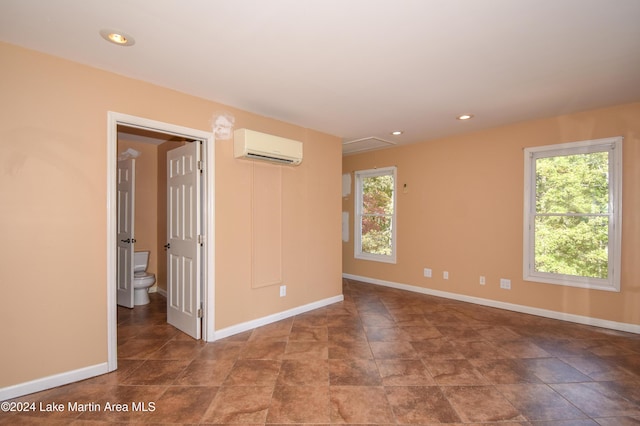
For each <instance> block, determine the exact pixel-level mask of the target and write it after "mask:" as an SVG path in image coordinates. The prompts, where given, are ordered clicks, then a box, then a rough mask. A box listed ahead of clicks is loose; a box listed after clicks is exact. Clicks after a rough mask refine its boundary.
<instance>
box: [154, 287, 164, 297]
mask: <svg viewBox="0 0 640 426" xmlns="http://www.w3.org/2000/svg"><path fill="white" fill-rule="evenodd" d="M155 292H156V293H158V294H159V295H160V296H164V298H165V299H166V298H167V290H165V289H164V288H160V287H156V291H155Z"/></svg>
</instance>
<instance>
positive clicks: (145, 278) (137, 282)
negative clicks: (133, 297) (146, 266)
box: [133, 273, 156, 288]
mask: <svg viewBox="0 0 640 426" xmlns="http://www.w3.org/2000/svg"><path fill="white" fill-rule="evenodd" d="M155 282H156V276H155V275H154V274H147V273H145V274H143V275H142V276H134V277H133V288H145V287H151V286H152V285H153V284H154V283H155Z"/></svg>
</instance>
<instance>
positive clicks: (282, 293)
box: [280, 285, 287, 297]
mask: <svg viewBox="0 0 640 426" xmlns="http://www.w3.org/2000/svg"><path fill="white" fill-rule="evenodd" d="M286 295H287V286H286V285H281V286H280V297H285V296H286Z"/></svg>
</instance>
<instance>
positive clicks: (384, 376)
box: [0, 280, 640, 426]
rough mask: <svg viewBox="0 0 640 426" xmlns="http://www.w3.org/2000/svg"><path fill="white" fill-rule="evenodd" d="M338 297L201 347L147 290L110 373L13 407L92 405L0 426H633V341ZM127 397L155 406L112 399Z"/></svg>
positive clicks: (638, 383)
mask: <svg viewBox="0 0 640 426" xmlns="http://www.w3.org/2000/svg"><path fill="white" fill-rule="evenodd" d="M344 295H345V301H344V302H343V303H338V304H334V305H331V306H328V307H326V308H322V309H319V310H317V311H313V312H309V313H306V314H303V315H299V316H296V317H294V318H290V319H286V320H283V321H280V322H278V323H274V324H271V325H267V326H264V327H260V328H257V329H255V330H252V331H249V332H246V333H243V334H241V335H237V336H232V337H230V338H227V339H224V340H221V341H217V342H214V343H203V342H201V341H194V340H192V339H191V338H189V337H187V336H185V335H183V334H181V333H180V332H178V331H176V330H175V329H174V328H172V327H171V326H168V325H167V324H166V323H165V321H166V315H165V306H164V303H165V300H164V299H163V298H162V297H161V296H158V295H157V294H153V295H152V296H153V297H152V303H151V304H150V305H147V306H144V307H136V308H135V309H134V310H128V309H119V310H118V341H119V343H118V363H119V369H118V370H117V371H116V372H114V373H111V374H106V375H103V376H100V377H96V378H93V379H90V380H85V381H83V382H79V383H75V384H71V385H67V386H62V387H59V388H56V389H51V390H48V391H44V392H40V393H37V394H33V395H28V396H25V397H22V398H18V399H17V401H22V402H26V401H34V402H37V403H38V404H40V403H44V404H48V403H52V402H56V403H63V404H65V406H67V404H68V403H69V402H78V403H95V404H96V405H98V406H100V408H101V411H90V406H89V405H88V406H87V408H88V409H87V411H84V412H80V411H73V412H70V411H68V410H66V411H64V412H58V413H43V412H36V413H29V414H27V413H19V414H0V423H1V424H12V425H14V424H15V425H17V424H47V425H56V424H78V425H85V424H86V425H91V424H100V423H123V424H125V423H126V424H130V423H155V424H162V423H167V424H172V423H173V424H175V423H179V424H244V425H265V424H269V425H272V424H318V425H320V424H420V425H430V424H441V423H447V424H474V425H477V424H495V423H499V424H501V425H540V426H542V425H564V426H583V425H584V426H586V425H606V426H610V425H637V424H640V335H635V334H626V333H621V332H615V331H611V330H605V329H599V328H594V327H587V326H582V325H576V324H571V323H565V322H560V321H554V320H549V319H544V318H539V317H535V316H530V315H524V314H517V313H512V312H508V311H502V310H498V309H492V308H486V307H481V306H476V305H471V304H466V303H461V302H456V301H451V300H446V299H440V298H436V297H430V296H426V295H419V294H415V293H408V292H404V291H400V290H395V289H389V288H384V287H378V286H374V285H367V284H362V283H358V282H354V281H347V280H345V282H344ZM132 402H133V403H137V404H139V403H142V404H145V405H139V406H138V408H140V407H146V408H147V409H151V407H153V408H154V410H153V411H147V412H141V411H135V412H134V411H117V409H116V408H117V406H116V405H114V404H116V403H121V404H125V406H126V407H131V403H132ZM107 403H111V404H112V405H111V409H112V410H111V411H109V412H107V411H105V407H107V405H106V404H107ZM150 403H152V405H150ZM45 406H46V405H45Z"/></svg>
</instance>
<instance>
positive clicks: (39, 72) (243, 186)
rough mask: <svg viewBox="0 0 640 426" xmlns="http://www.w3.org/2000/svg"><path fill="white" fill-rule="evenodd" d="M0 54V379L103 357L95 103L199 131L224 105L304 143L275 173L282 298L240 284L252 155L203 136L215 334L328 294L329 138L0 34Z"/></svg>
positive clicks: (336, 178)
mask: <svg viewBox="0 0 640 426" xmlns="http://www.w3.org/2000/svg"><path fill="white" fill-rule="evenodd" d="M0 57H2V64H3V65H2V68H1V69H0V77H1V78H0V93H2V98H3V102H2V103H1V104H0V138H1V139H0V174H1V176H0V194H2V197H3V199H2V203H0V219H1V220H0V226H1V227H2V228H1V231H2V236H3V244H2V246H1V247H0V292H1V294H2V297H1V298H0V341H1V342H2V347H3V350H2V351H0V387H5V386H10V385H16V384H20V383H24V382H27V381H31V380H35V379H39V378H43V377H46V376H49V375H54V374H58V373H65V372H69V371H73V370H76V369H80V368H84V367H89V366H94V365H98V364H104V363H106V361H107V282H106V276H107V271H106V263H107V262H106V259H107V253H106V249H107V236H106V229H107V193H106V188H107V169H106V167H107V112H108V111H115V112H119V113H123V114H129V115H134V116H139V117H144V118H149V119H152V120H157V121H162V122H167V123H171V124H175V125H180V126H185V127H190V128H194V129H200V130H205V131H210V130H211V119H212V117H213V116H214V114H216V113H219V112H225V113H229V114H232V115H234V116H235V117H236V127H247V128H251V129H254V130H258V131H262V132H267V133H272V134H277V135H279V136H283V137H287V138H291V139H297V140H300V141H302V142H303V143H304V154H305V159H304V162H303V164H302V165H301V166H300V167H297V168H283V189H282V191H283V223H284V224H285V226H284V227H283V271H284V279H285V284H287V285H288V294H287V297H285V298H280V297H279V296H278V288H277V286H269V287H264V288H260V289H252V288H251V285H250V281H249V279H248V277H247V276H246V269H247V265H248V262H249V259H250V253H251V245H250V244H251V241H250V238H249V234H248V230H247V228H246V224H247V223H248V220H249V202H250V199H249V196H248V194H249V191H248V190H249V182H248V179H249V176H250V171H251V164H250V163H247V162H241V161H238V160H235V159H234V158H233V155H232V145H233V143H232V141H217V142H216V143H215V155H216V164H215V167H216V170H215V177H216V182H215V183H216V185H215V194H216V199H215V205H216V241H215V245H216V251H215V253H216V254H215V256H216V257H215V264H216V270H215V280H216V294H215V301H216V306H215V310H216V315H215V316H216V328H217V329H219V328H223V327H227V326H230V325H233V324H237V323H239V322H243V321H249V320H252V319H256V318H260V317H262V316H265V315H269V314H274V313H277V312H281V311H283V310H286V309H291V308H294V307H297V306H300V305H303V304H307V303H311V302H314V301H318V300H321V299H325V298H328V297H332V296H337V295H339V294H341V292H342V288H341V263H340V252H341V245H340V231H339V229H340V164H341V144H340V140H339V139H338V138H336V137H333V136H329V135H326V134H322V133H318V132H314V131H311V130H307V129H304V128H300V127H297V126H294V125H291V124H287V123H283V122H279V121H276V120H272V119H269V118H265V117H260V116H257V115H254V114H249V113H247V112H243V111H239V110H236V109H233V108H230V107H226V106H224V105H220V104H216V103H213V102H210V101H206V100H204V99H200V98H196V97H192V96H188V95H185V94H182V93H178V92H175V91H171V90H167V89H163V88H160V87H158V86H154V85H151V84H147V83H143V82H140V81H136V80H132V79H127V78H124V77H122V76H119V75H116V74H112V73H107V72H103V71H100V70H97V69H94V68H89V67H86V66H83V65H80V64H77V63H73V62H69V61H66V60H62V59H58V58H55V57H51V56H48V55H43V54H40V53H37V52H34V51H30V50H26V49H22V48H19V47H16V46H11V45H8V44H4V43H0ZM34 265H37V266H35V267H34ZM43 348H46V350H43Z"/></svg>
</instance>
